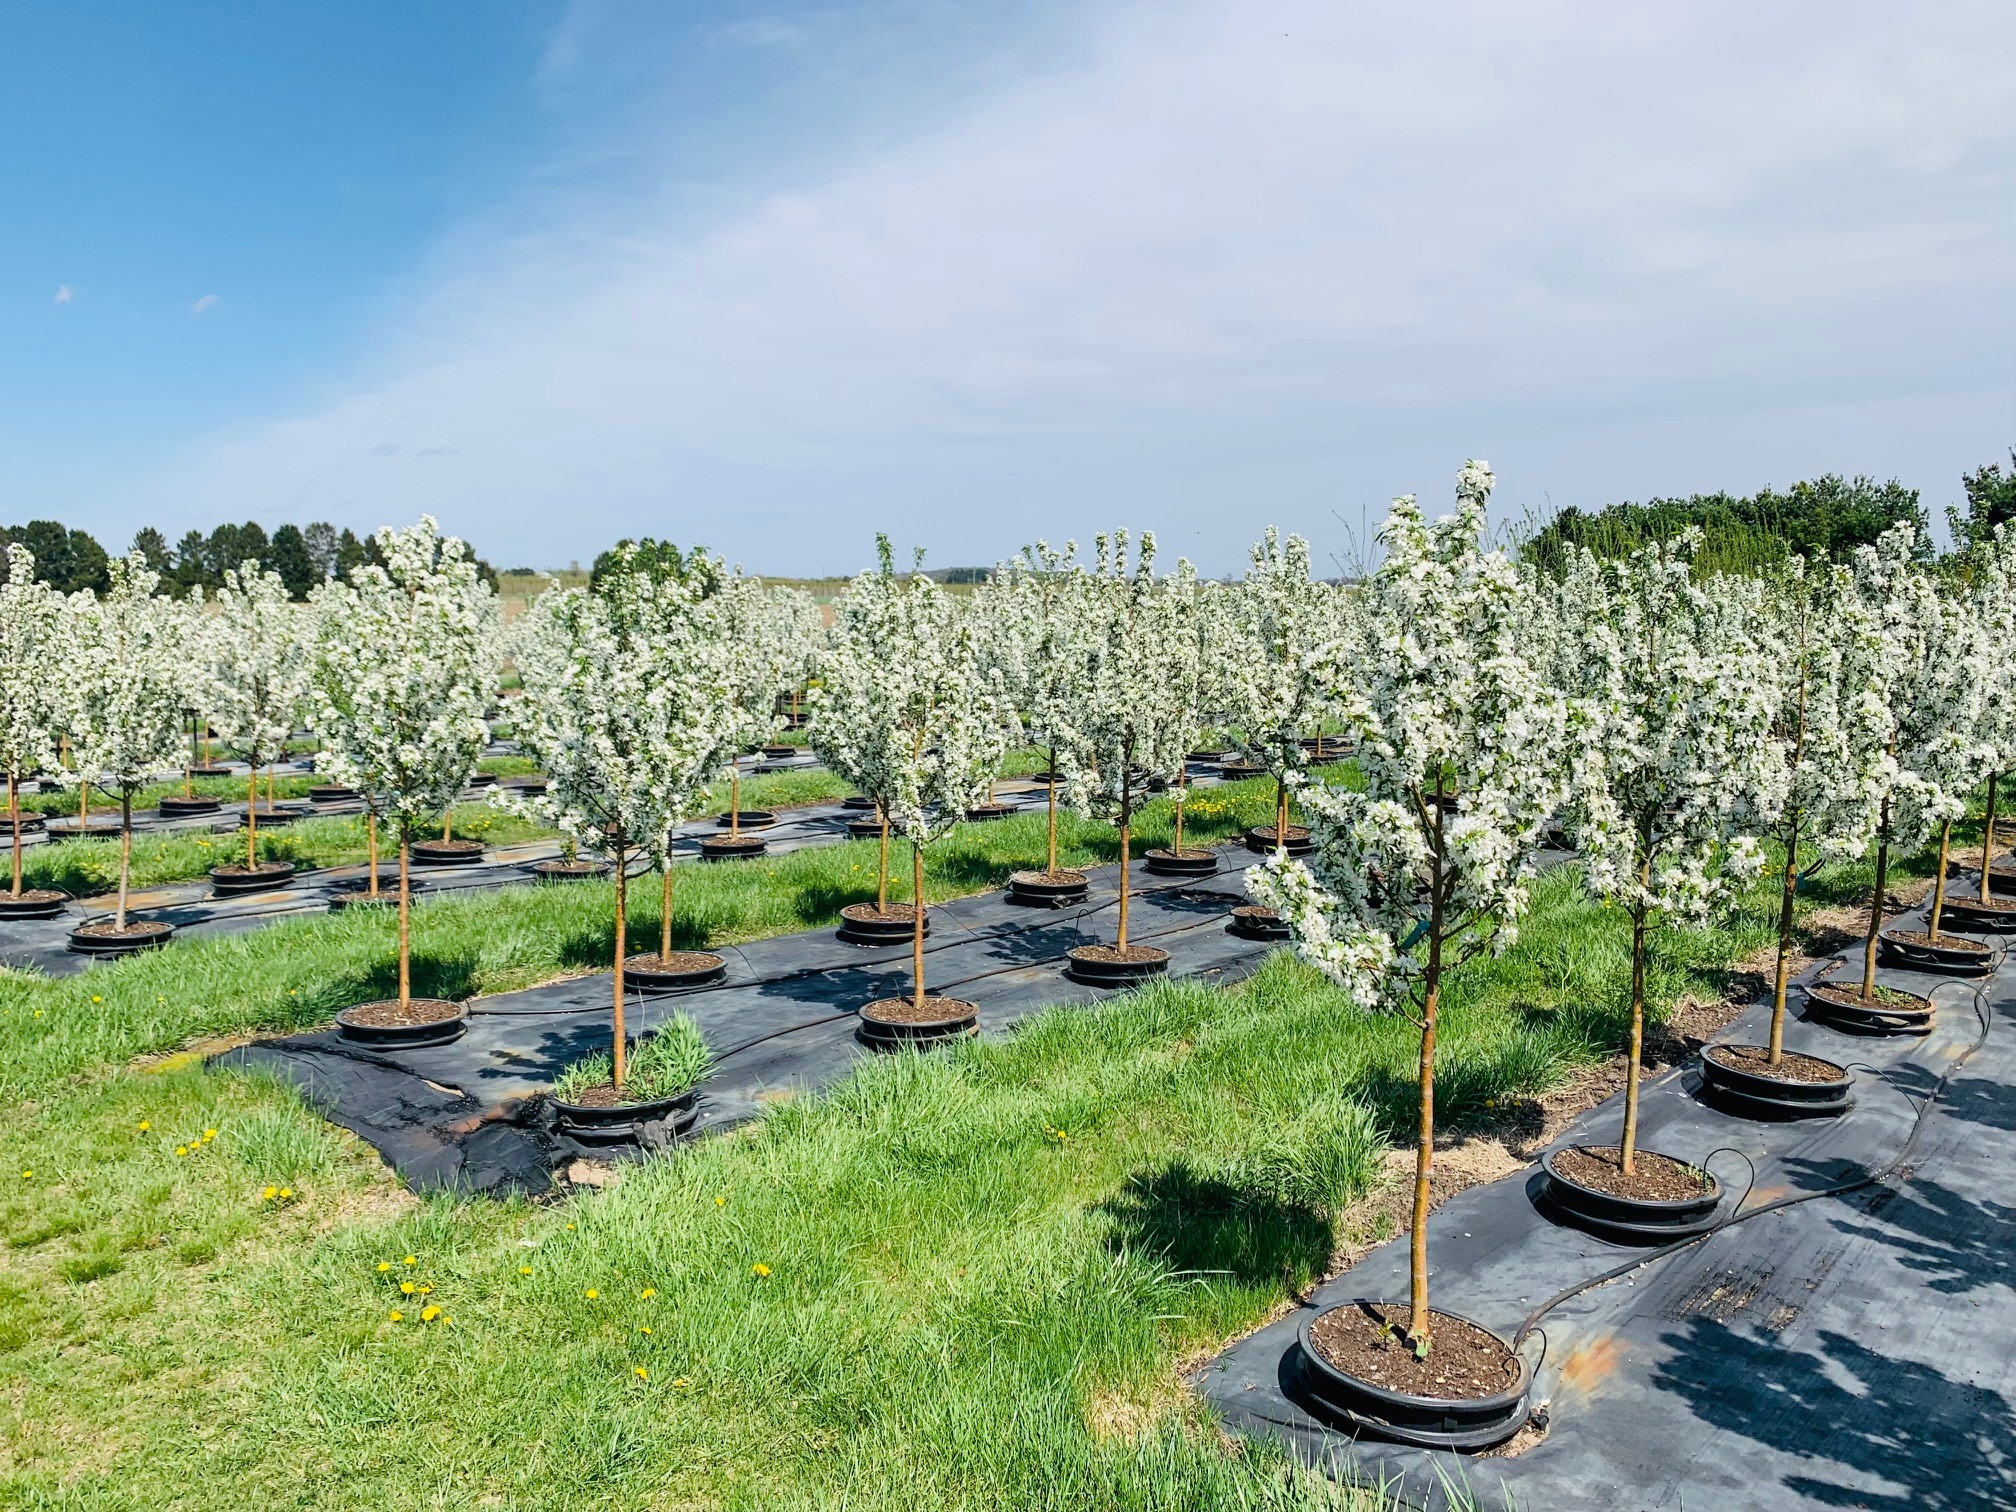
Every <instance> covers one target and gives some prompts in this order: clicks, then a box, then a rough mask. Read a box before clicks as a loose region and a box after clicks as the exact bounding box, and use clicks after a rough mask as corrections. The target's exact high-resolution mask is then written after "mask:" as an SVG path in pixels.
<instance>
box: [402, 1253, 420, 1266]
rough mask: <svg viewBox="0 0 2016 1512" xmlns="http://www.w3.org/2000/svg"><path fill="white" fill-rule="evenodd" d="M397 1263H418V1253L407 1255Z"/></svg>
mask: <svg viewBox="0 0 2016 1512" xmlns="http://www.w3.org/2000/svg"><path fill="white" fill-rule="evenodd" d="M399 1263H400V1264H401V1265H418V1264H419V1263H420V1257H419V1256H418V1255H408V1256H407V1257H406V1258H405V1259H404V1260H401V1261H400V1262H399Z"/></svg>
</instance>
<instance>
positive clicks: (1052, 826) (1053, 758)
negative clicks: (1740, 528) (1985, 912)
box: [1045, 745, 1988, 889]
mask: <svg viewBox="0 0 2016 1512" xmlns="http://www.w3.org/2000/svg"><path fill="white" fill-rule="evenodd" d="M1049 831H1050V837H1049V844H1050V865H1049V869H1048V871H1047V872H1046V873H1045V874H1046V875H1047V876H1052V877H1054V876H1056V875H1057V747H1056V746H1054V745H1053V746H1051V747H1050V819H1049ZM1981 885H1982V887H1983V888H1984V889H1985V888H1986V887H1987V885H1988V884H1987V880H1986V878H1985V877H1984V878H1983V880H1982V884H1981Z"/></svg>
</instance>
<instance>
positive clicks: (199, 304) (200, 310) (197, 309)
mask: <svg viewBox="0 0 2016 1512" xmlns="http://www.w3.org/2000/svg"><path fill="white" fill-rule="evenodd" d="M222 303H224V301H223V300H222V299H220V298H219V297H218V296H217V295H215V294H205V295H203V296H202V297H201V298H199V299H198V300H197V301H196V302H195V303H194V304H192V305H190V306H189V313H190V314H191V315H207V314H209V313H210V312H211V311H212V310H214V309H216V308H217V306H219V305H220V304H222Z"/></svg>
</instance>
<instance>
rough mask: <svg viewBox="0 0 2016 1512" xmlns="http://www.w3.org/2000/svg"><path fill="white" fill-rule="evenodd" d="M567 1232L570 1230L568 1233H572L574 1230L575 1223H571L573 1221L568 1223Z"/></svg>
mask: <svg viewBox="0 0 2016 1512" xmlns="http://www.w3.org/2000/svg"><path fill="white" fill-rule="evenodd" d="M567 1232H568V1233H570V1234H571V1233H573V1232H574V1225H573V1224H571V1223H570V1224H568V1225H567Z"/></svg>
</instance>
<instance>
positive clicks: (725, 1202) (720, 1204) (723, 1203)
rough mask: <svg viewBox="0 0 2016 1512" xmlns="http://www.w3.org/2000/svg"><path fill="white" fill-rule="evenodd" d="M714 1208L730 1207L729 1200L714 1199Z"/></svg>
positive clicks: (724, 1198) (722, 1198) (723, 1198)
mask: <svg viewBox="0 0 2016 1512" xmlns="http://www.w3.org/2000/svg"><path fill="white" fill-rule="evenodd" d="M714 1206H716V1207H726V1206H728V1199H727V1198H726V1197H716V1198H715V1199H714Z"/></svg>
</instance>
